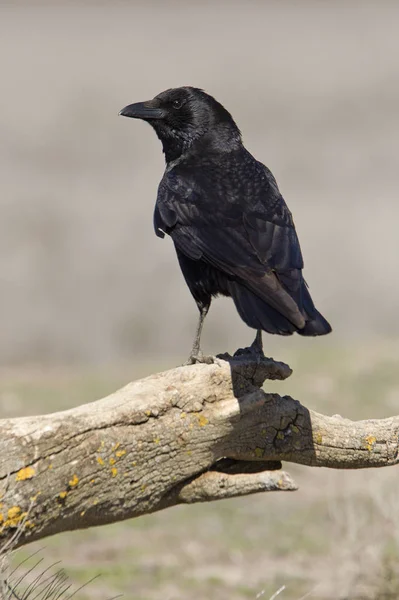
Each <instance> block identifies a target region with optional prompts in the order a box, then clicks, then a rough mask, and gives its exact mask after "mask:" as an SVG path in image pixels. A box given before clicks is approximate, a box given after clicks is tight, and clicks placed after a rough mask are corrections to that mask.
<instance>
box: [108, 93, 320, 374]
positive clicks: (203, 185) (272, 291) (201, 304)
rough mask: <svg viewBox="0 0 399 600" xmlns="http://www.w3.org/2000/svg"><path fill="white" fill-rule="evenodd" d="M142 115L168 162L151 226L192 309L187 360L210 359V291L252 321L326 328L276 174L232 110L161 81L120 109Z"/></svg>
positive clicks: (313, 331) (283, 329)
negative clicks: (249, 144) (174, 261)
mask: <svg viewBox="0 0 399 600" xmlns="http://www.w3.org/2000/svg"><path fill="white" fill-rule="evenodd" d="M119 114H120V115H123V116H124V117H133V118H135V119H143V120H145V121H147V122H148V123H149V124H150V125H151V126H152V127H153V128H154V129H155V132H156V134H157V136H158V137H159V139H160V140H161V142H162V146H163V152H164V154H165V160H166V169H165V173H164V176H163V177H162V180H161V183H160V185H159V189H158V197H157V202H156V206H155V213H154V227H155V233H156V234H157V235H158V236H159V237H162V238H163V237H164V236H165V233H167V234H168V235H170V237H171V238H172V240H173V243H174V245H175V249H176V253H177V258H178V260H179V263H180V267H181V270H182V272H183V275H184V278H185V280H186V283H187V285H188V287H189V289H190V291H191V293H192V295H193V297H194V299H195V301H196V303H197V306H198V308H199V311H200V318H199V322H198V326H197V330H196V334H195V339H194V344H193V348H192V351H191V355H190V358H189V361H188V362H189V363H194V362H210V361H211V359H210V358H209V357H206V356H204V355H203V354H202V352H201V348H200V337H201V330H202V326H203V322H204V319H205V316H206V314H207V312H208V310H209V306H210V304H211V299H212V297H213V296H217V295H219V294H221V295H223V296H231V297H232V298H233V300H234V303H235V306H236V308H237V310H238V313H239V314H240V316H241V318H242V319H243V320H244V321H245V323H246V324H247V325H249V327H253V328H254V329H257V334H256V338H255V341H254V342H253V344H252V346H251V351H253V352H257V353H262V352H263V350H262V330H263V331H267V332H268V333H276V334H280V335H291V334H292V333H294V331H296V332H297V333H299V334H300V335H306V336H316V335H324V334H326V333H329V332H330V331H331V327H330V325H329V323H328V322H327V321H326V319H325V318H324V317H323V316H322V315H321V314H320V313H319V312H318V311H317V310H316V308H315V306H314V304H313V302H312V298H311V297H310V294H309V291H308V287H307V284H306V282H305V280H304V278H303V275H302V268H303V260H302V254H301V248H300V246H299V241H298V237H297V234H296V231H295V226H294V221H293V219H292V215H291V212H290V211H289V209H288V207H287V205H286V203H285V202H284V199H283V197H282V196H281V194H280V192H279V189H278V187H277V183H276V180H275V179H274V177H273V175H272V173H271V172H270V171H269V169H268V168H267V167H265V165H263V164H262V163H260V162H258V161H257V160H256V159H255V158H254V157H253V156H252V155H251V154H250V153H249V152H248V150H246V149H245V147H244V145H243V143H242V140H241V133H240V130H239V129H238V127H237V125H236V124H235V122H234V120H233V118H232V116H231V114H230V113H229V112H228V111H227V110H226V109H225V108H224V107H223V106H222V105H221V104H220V103H219V102H217V101H216V100H215V99H214V98H213V97H212V96H209V95H208V94H206V93H205V92H204V91H203V90H200V89H198V88H193V87H181V88H176V89H170V90H166V91H165V92H162V93H161V94H158V96H155V98H154V99H153V100H149V101H147V102H138V103H136V104H130V105H129V106H126V107H125V108H124V109H122V110H121V112H120V113H119Z"/></svg>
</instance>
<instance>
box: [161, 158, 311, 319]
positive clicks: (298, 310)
mask: <svg viewBox="0 0 399 600" xmlns="http://www.w3.org/2000/svg"><path fill="white" fill-rule="evenodd" d="M253 162H254V168H253V170H252V173H251V181H250V186H248V185H242V184H240V183H238V185H237V186H236V187H232V185H231V184H230V183H229V181H227V180H226V175H225V173H220V174H219V175H220V176H219V177H218V176H216V184H215V178H214V177H213V178H212V177H207V176H206V173H201V170H200V169H196V170H195V177H194V176H193V172H192V171H191V172H190V171H189V172H187V169H184V168H182V167H179V166H177V167H175V168H173V169H171V170H170V171H167V172H166V173H165V175H164V177H163V179H162V181H161V183H160V186H159V190H158V198H157V203H156V207H155V213H154V227H155V232H156V234H157V235H159V236H161V237H163V236H164V234H165V233H167V234H169V235H170V236H171V237H172V239H173V241H174V243H175V245H176V247H177V248H178V249H179V250H180V251H181V252H183V253H184V254H185V255H186V256H188V257H189V258H191V259H194V260H204V261H206V262H207V263H208V264H210V265H212V266H213V267H215V268H217V269H219V270H221V271H223V272H224V273H225V274H226V275H227V276H229V277H231V278H233V279H237V280H239V281H240V282H241V283H243V284H244V285H246V286H247V287H248V288H249V289H250V290H251V291H252V292H253V293H255V294H256V295H258V296H259V297H260V298H262V299H263V300H264V301H265V302H267V303H268V304H269V305H270V306H272V307H273V308H275V309H276V310H278V311H279V312H280V313H281V314H282V315H284V316H285V317H286V318H287V319H289V320H290V321H291V322H292V323H293V324H294V325H296V326H297V327H298V328H302V327H303V326H304V324H305V319H304V316H303V314H302V306H301V304H302V302H301V288H302V285H303V279H302V273H301V269H302V267H303V260H302V254H301V250H300V246H299V241H298V238H297V235H296V231H295V227H294V223H293V219H292V215H291V213H290V211H289V210H288V207H287V205H286V204H285V202H284V199H283V198H282V196H281V194H280V192H279V190H278V187H277V184H276V182H275V180H274V178H273V176H272V174H271V173H270V171H269V170H268V169H267V168H266V167H265V166H264V165H261V164H260V163H257V162H256V161H255V160H254V159H253ZM216 170H217V169H216ZM213 175H215V173H213ZM221 182H222V183H221Z"/></svg>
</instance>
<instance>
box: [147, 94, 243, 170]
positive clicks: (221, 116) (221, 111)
mask: <svg viewBox="0 0 399 600" xmlns="http://www.w3.org/2000/svg"><path fill="white" fill-rule="evenodd" d="M181 90H184V92H185V97H184V100H183V105H182V108H181V109H180V110H178V111H173V110H169V111H168V114H167V117H166V118H165V119H161V120H153V121H152V122H151V125H152V127H153V128H154V129H155V132H156V134H157V136H158V138H159V139H160V140H161V142H162V148H163V152H164V154H165V161H166V164H169V163H171V162H173V161H175V160H177V159H179V158H180V157H182V156H183V155H185V154H186V153H188V152H189V151H190V150H191V149H194V148H195V150H196V151H199V152H200V151H204V152H232V151H233V150H237V149H238V148H239V147H240V146H241V145H242V142H241V133H240V130H239V129H238V127H237V125H236V123H235V122H234V120H233V117H232V116H231V114H230V113H229V112H228V111H227V110H226V109H225V108H224V106H222V105H221V104H220V103H219V102H217V100H215V99H214V98H212V96H209V95H208V94H206V93H205V92H203V91H202V90H199V89H197V88H181ZM173 91H174V90H173ZM160 96H161V95H160ZM180 97H181V96H180ZM160 100H161V102H162V100H163V98H162V97H160Z"/></svg>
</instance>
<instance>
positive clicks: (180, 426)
mask: <svg viewBox="0 0 399 600" xmlns="http://www.w3.org/2000/svg"><path fill="white" fill-rule="evenodd" d="M290 373H291V370H290V368H289V367H288V366H287V365H285V364H283V363H277V362H274V361H273V360H271V359H264V360H262V361H260V362H254V360H253V358H251V357H250V356H245V355H244V356H241V357H238V358H234V359H231V358H230V357H224V359H218V360H216V362H215V364H213V365H194V366H190V367H179V368H177V369H173V370H171V371H167V372H165V373H160V374H157V375H152V376H150V377H148V378H146V379H142V380H140V381H136V382H134V383H130V384H129V385H127V386H126V387H124V388H123V389H121V390H119V391H117V392H115V393H114V394H112V395H111V396H109V397H107V398H104V399H103V400H98V401H97V402H92V403H90V404H86V405H82V406H79V407H78V408H74V409H72V410H68V411H64V412H59V413H55V414H49V415H44V416H39V417H25V418H19V419H6V420H2V421H0V546H1V544H2V543H6V542H7V541H9V540H10V539H11V538H12V536H13V534H15V531H16V528H18V527H20V529H21V524H23V527H22V529H23V530H22V532H21V535H20V537H19V540H18V545H22V544H25V543H28V542H30V541H33V540H36V539H40V538H43V537H45V536H47V535H51V534H54V533H57V532H61V531H67V530H72V529H80V528H85V527H91V526H94V525H100V524H103V523H110V522H114V521H119V520H123V519H127V518H131V517H136V516H138V515H142V514H144V513H150V512H153V511H156V510H160V509H163V508H166V507H168V506H172V505H176V504H179V503H192V502H201V501H208V500H216V499H220V498H229V497H233V496H239V495H245V494H251V493H255V492H260V491H271V490H294V489H296V486H295V483H294V482H293V481H292V479H291V477H290V476H289V475H288V474H287V473H284V472H283V471H281V470H280V468H281V463H280V461H282V460H285V461H290V462H295V463H301V464H305V465H309V466H322V467H333V468H345V469H354V468H364V467H382V466H388V465H394V464H396V463H397V462H398V460H399V459H398V447H399V442H398V433H399V417H392V418H389V419H381V420H369V421H358V422H352V421H349V420H347V419H343V418H341V417H338V416H333V417H327V416H324V415H320V414H318V413H315V412H313V411H310V410H308V409H307V408H305V407H304V406H302V405H301V404H300V403H299V402H298V401H296V400H293V399H292V398H290V397H289V396H284V397H280V396H278V395H277V394H269V393H267V392H264V391H263V390H262V389H261V386H262V385H263V383H264V381H265V380H266V379H285V378H286V377H288V376H289V375H290Z"/></svg>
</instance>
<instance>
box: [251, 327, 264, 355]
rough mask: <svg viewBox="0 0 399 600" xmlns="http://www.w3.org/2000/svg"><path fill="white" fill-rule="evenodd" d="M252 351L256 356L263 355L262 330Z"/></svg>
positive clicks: (252, 346) (257, 335)
mask: <svg viewBox="0 0 399 600" xmlns="http://www.w3.org/2000/svg"><path fill="white" fill-rule="evenodd" d="M251 350H253V351H254V352H255V353H256V354H263V341H262V330H261V329H258V330H257V332H256V336H255V339H254V341H253V342H252V344H251Z"/></svg>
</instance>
